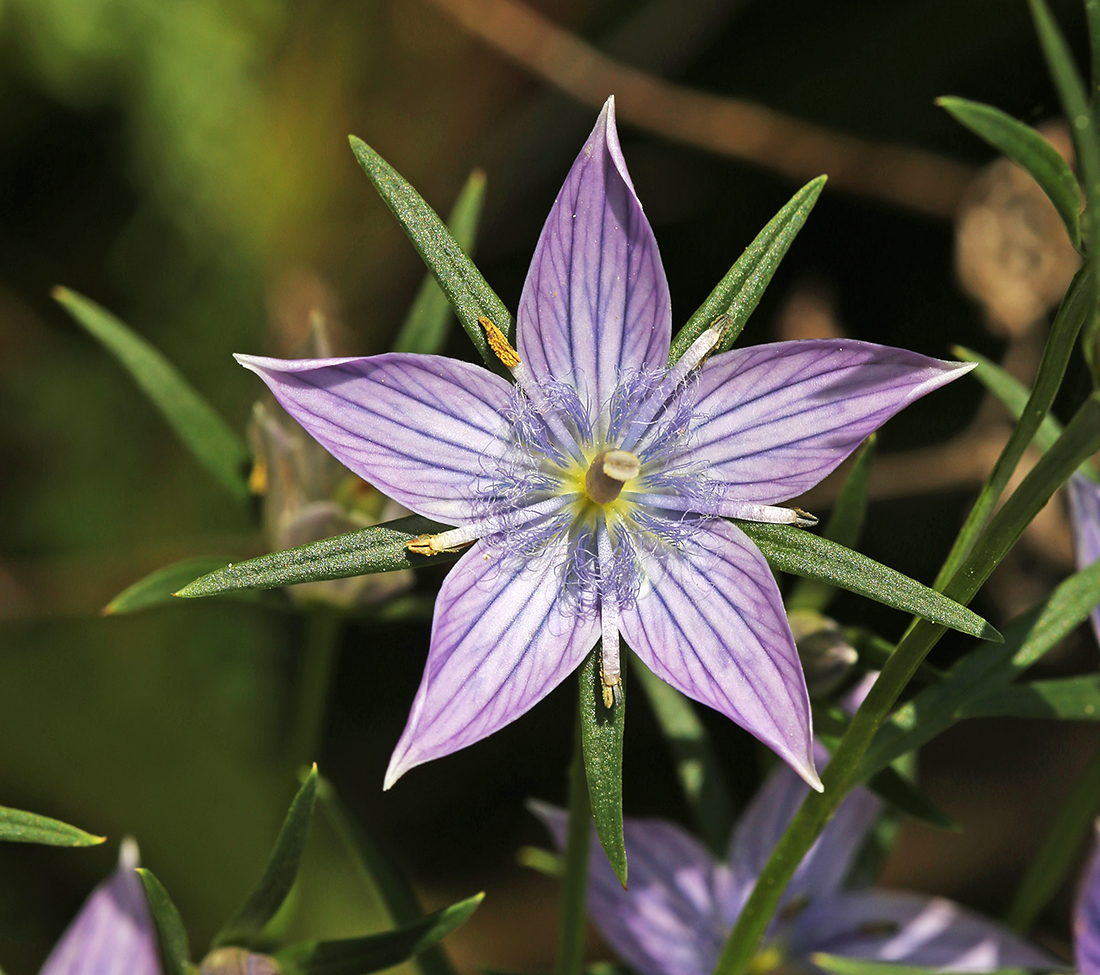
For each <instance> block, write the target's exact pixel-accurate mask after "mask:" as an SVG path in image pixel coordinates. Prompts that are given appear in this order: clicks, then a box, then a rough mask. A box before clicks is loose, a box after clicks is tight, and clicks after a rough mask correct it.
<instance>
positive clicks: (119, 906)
mask: <svg viewBox="0 0 1100 975" xmlns="http://www.w3.org/2000/svg"><path fill="white" fill-rule="evenodd" d="M136 866H137V847H136V845H134V843H133V841H132V840H129V841H125V840H124V841H123V846H122V851H121V854H120V856H119V865H118V869H117V870H116V871H115V872H114V873H113V874H111V876H110V877H108V878H107V879H106V880H105V881H103V883H101V884H100V885H99V886H98V887H97V888H96V889H95V890H94V891H93V892H92V895H91V897H89V898H88V900H87V901H85V903H84V906H83V907H82V908H81V909H80V913H79V914H77V916H76V918H75V919H74V920H73V922H72V924H70V925H69V927H68V928H67V929H66V931H65V933H64V934H63V935H62V936H61V940H60V941H58V943H57V944H56V945H55V946H54V949H53V951H51V952H50V957H49V958H47V959H46V964H45V965H43V966H42V970H41V972H39V975H161V969H160V955H159V953H158V949H157V936H156V931H155V929H154V927H153V919H152V916H151V915H150V913H149V905H148V902H147V901H146V900H145V887H144V885H143V884H142V882H141V878H140V877H138V875H137V874H136V873H135V872H134V867H136Z"/></svg>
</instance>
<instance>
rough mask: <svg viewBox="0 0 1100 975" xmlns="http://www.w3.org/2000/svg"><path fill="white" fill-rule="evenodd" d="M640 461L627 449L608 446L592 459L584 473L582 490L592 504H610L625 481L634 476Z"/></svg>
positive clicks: (640, 466)
mask: <svg viewBox="0 0 1100 975" xmlns="http://www.w3.org/2000/svg"><path fill="white" fill-rule="evenodd" d="M641 469H642V465H641V461H639V460H638V458H637V457H635V456H634V455H633V454H632V453H630V451H629V450H618V449H615V448H609V449H608V450H602V451H600V453H598V454H596V456H595V457H594V458H593V459H592V463H591V464H590V465H589V466H588V471H587V473H586V474H585V475H584V491H585V494H587V495H588V497H589V499H590V500H591V501H592V502H593V503H594V504H610V503H611V502H612V501H614V500H615V499H616V498H617V497H618V496H619V495H620V494H621V493H622V490H623V485H624V484H626V482H627V481H632V480H633V479H634V478H636V477H637V476H638V474H639V472H640V471H641Z"/></svg>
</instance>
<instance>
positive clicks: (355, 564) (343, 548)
mask: <svg viewBox="0 0 1100 975" xmlns="http://www.w3.org/2000/svg"><path fill="white" fill-rule="evenodd" d="M445 528H446V526H445V525H440V524H437V523H436V522H434V521H429V520H428V519H427V518H421V517H420V516H419V515H410V516H409V517H407V518H398V519H396V520H395V521H387V522H385V523H384V524H381V525H372V526H371V527H370V528H360V529H359V530H358V531H354V532H348V533H347V534H346V535H336V536H335V537H333V538H325V539H322V540H321V541H319V542H310V543H309V544H308V545H300V546H299V547H298V548H290V549H285V550H283V551H282V552H272V553H271V554H269V555H260V556H257V557H256V558H254V559H248V560H247V561H246V562H234V563H231V564H229V565H227V566H226V567H225V568H224V569H218V570H217V571H215V572H211V573H210V574H209V575H205V576H203V577H202V578H201V579H196V580H195V581H194V582H192V583H190V584H189V585H186V586H184V587H183V588H182V589H180V590H179V591H178V592H177V593H176V595H177V596H183V597H184V598H185V599H190V598H193V597H195V596H216V595H218V594H219V593H225V592H234V591H235V590H239V589H271V588H273V587H275V586H289V585H293V584H294V583H298V582H317V581H319V580H322V579H344V578H346V577H347V576H358V575H367V574H369V573H372V572H393V571H394V570H396V569H412V568H416V567H417V566H423V565H445V564H446V563H448V562H453V561H454V560H455V559H457V558H458V557H459V556H460V555H461V554H462V553H461V552H441V553H440V554H439V555H433V556H430V557H429V556H422V555H414V554H413V553H412V552H410V551H409V550H408V548H407V547H406V546H407V545H408V543H409V542H410V541H412V540H413V539H414V538H417V537H418V536H420V535H424V534H431V533H435V532H440V531H443V530H444V529H445Z"/></svg>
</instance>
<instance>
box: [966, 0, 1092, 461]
mask: <svg viewBox="0 0 1100 975" xmlns="http://www.w3.org/2000/svg"><path fill="white" fill-rule="evenodd" d="M1097 2H1100V0H1097ZM951 354H952V355H954V356H955V357H956V358H958V359H962V360H963V361H965V362H976V363H977V364H978V368H977V369H975V370H974V371H973V372H972V373H971V375H972V376H973V377H974V378H975V379H977V380H978V382H980V383H981V384H982V385H983V386H984V387H985V388H986V389H987V390H989V392H990V393H992V394H993V395H994V396H995V397H996V399H997V401H998V402H999V403H1000V404H1001V406H1003V407H1004V408H1005V409H1006V410H1008V412H1009V414H1010V415H1011V416H1012V418H1013V419H1014V420H1019V419H1020V417H1021V416H1023V413H1024V410H1025V409H1026V407H1027V403H1028V400H1029V399H1030V398H1031V390H1030V389H1028V388H1027V387H1026V386H1025V385H1024V384H1023V383H1022V382H1020V381H1019V380H1018V379H1016V378H1015V377H1013V376H1010V375H1009V374H1008V373H1007V372H1005V371H1004V370H1003V369H1002V368H1001V367H1000V366H999V365H997V364H996V363H995V362H991V361H990V360H989V359H987V358H986V357H985V356H983V355H981V354H980V353H978V352H974V351H972V350H971V349H968V348H966V346H964V345H956V346H953V347H952V349H951ZM1062 429H1063V428H1062V424H1061V423H1059V422H1058V421H1057V420H1056V419H1054V417H1053V416H1051V415H1050V414H1049V413H1048V414H1047V415H1046V416H1045V417H1043V422H1042V423H1041V424H1039V429H1038V430H1037V431H1036V432H1035V438H1034V439H1033V440H1032V441H1031V442H1032V444H1033V445H1034V446H1035V447H1037V448H1038V449H1039V451H1040V452H1041V453H1044V454H1045V453H1046V452H1047V451H1048V450H1050V448H1051V447H1053V446H1054V443H1055V441H1056V440H1057V439H1058V438H1059V437H1060V436H1061V435H1062ZM1079 470H1080V472H1081V473H1082V474H1084V475H1085V476H1086V477H1088V478H1089V479H1090V480H1093V481H1096V482H1098V483H1100V472H1098V471H1097V469H1096V466H1095V465H1094V464H1092V463H1091V462H1090V461H1085V463H1083V464H1082V465H1081V466H1080V468H1079Z"/></svg>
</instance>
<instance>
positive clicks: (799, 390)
mask: <svg viewBox="0 0 1100 975" xmlns="http://www.w3.org/2000/svg"><path fill="white" fill-rule="evenodd" d="M972 368H974V363H972V362H967V363H958V362H945V361H943V360H941V359H930V358H928V357H927V356H923V355H917V354H916V353H915V352H906V351H905V350H903V349H892V348H889V347H887V346H883V345H874V344H872V343H870V342H856V341H853V340H849V339H838V340H824V339H823V340H811V341H802V342H777V343H774V344H771V345H757V346H753V347H750V348H746V349H734V350H733V351H731V352H725V353H722V354H720V355H716V356H713V357H712V358H711V359H710V360H708V361H707V363H706V364H705V365H704V366H703V368H702V370H701V372H700V374H699V379H698V382H697V384H696V385H695V386H693V387H688V388H689V390H691V391H692V392H690V393H689V395H694V396H695V411H696V420H695V422H694V424H693V427H692V430H693V432H692V438H691V441H690V444H689V446H688V449H687V450H686V451H685V453H684V456H683V462H684V463H685V464H687V465H689V466H692V467H699V468H700V469H703V470H706V472H707V475H708V477H709V478H710V479H711V480H712V481H714V482H716V483H718V484H720V485H722V486H723V488H724V489H725V494H726V497H728V498H730V499H735V500H738V501H758V502H762V503H764V504H773V503H775V502H777V501H785V500H787V499H789V498H793V497H795V496H797V495H799V494H801V493H802V492H803V491H807V490H809V489H810V488H811V487H813V486H814V485H815V484H817V483H818V482H819V481H821V480H822V479H823V478H824V477H825V476H826V475H827V474H829V473H830V472H831V471H833V470H834V469H835V468H836V467H837V466H838V465H839V464H840V462H841V461H842V460H844V458H845V457H847V456H848V455H849V454H850V453H851V452H852V451H853V450H854V449H855V448H856V447H857V446H859V444H860V443H862V442H863V440H864V439H865V438H866V437H867V435H868V434H870V433H872V432H874V431H875V430H876V429H878V427H880V426H881V425H882V424H883V423H885V422H886V421H887V420H888V419H889V418H890V417H892V416H893V415H894V414H895V413H897V412H898V411H899V410H901V409H902V408H903V407H905V406H907V405H908V404H909V403H912V402H913V401H914V400H916V399H919V398H920V397H921V396H924V395H925V394H926V393H930V392H932V390H934V389H936V388H938V387H940V386H943V385H944V384H945V383H949V382H951V381H952V380H954V379H958V378H959V377H960V376H962V375H963V374H964V373H966V372H969V371H970V370H971V369H972ZM644 449H645V443H644V440H643V441H642V442H640V443H639V445H638V450H639V451H644Z"/></svg>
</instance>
